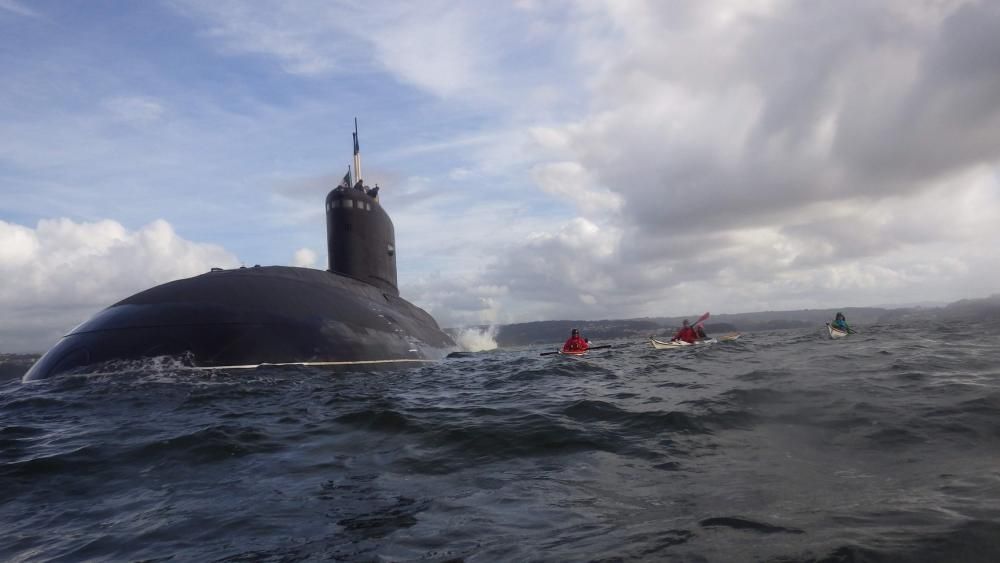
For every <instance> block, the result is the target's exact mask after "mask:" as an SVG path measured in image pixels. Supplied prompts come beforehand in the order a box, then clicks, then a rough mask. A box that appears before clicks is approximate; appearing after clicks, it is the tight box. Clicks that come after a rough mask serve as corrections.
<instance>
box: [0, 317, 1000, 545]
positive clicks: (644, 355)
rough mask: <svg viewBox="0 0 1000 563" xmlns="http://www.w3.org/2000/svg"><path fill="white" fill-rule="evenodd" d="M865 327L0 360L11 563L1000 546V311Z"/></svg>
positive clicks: (1, 456)
mask: <svg viewBox="0 0 1000 563" xmlns="http://www.w3.org/2000/svg"><path fill="white" fill-rule="evenodd" d="M858 328H860V329H861V332H860V334H856V335H852V336H850V337H849V338H847V339H844V340H835V341H834V340H829V339H827V338H825V335H824V332H823V331H822V327H817V328H816V329H815V330H810V331H802V330H800V331H775V332H758V333H749V334H746V335H744V336H743V337H742V338H741V339H739V340H736V341H734V342H720V343H718V344H716V345H713V346H706V347H698V348H696V349H682V350H667V351H655V350H653V349H652V348H651V347H650V346H649V344H648V343H646V342H642V341H638V340H636V341H616V342H611V344H614V345H615V347H614V348H612V349H608V350H603V351H595V352H593V353H592V354H591V355H590V356H589V357H585V358H582V359H577V358H567V357H561V356H546V357H542V356H539V353H540V352H543V351H546V350H549V349H550V348H547V347H540V346H539V347H528V348H521V349H514V350H496V351H490V352H482V353H479V354H476V355H474V356H472V357H467V358H458V359H449V360H445V361H442V362H441V363H438V364H433V365H429V366H426V367H420V368H413V369H405V370H397V371H389V372H356V373H331V372H327V371H323V370H320V369H305V368H302V369H282V368H274V367H271V368H264V369H258V370H255V371H245V372H236V371H234V372H228V373H227V372H192V371H185V370H182V369H179V368H173V367H171V365H172V364H171V363H170V362H150V363H148V364H145V365H142V366H139V367H137V368H136V369H132V370H129V371H123V372H119V373H110V374H101V375H90V376H83V375H79V376H65V377H60V378H56V379H52V380H48V381H42V382H33V383H28V384H23V383H21V381H20V373H21V372H23V367H24V366H22V367H20V368H17V367H12V366H11V365H6V366H4V368H3V369H2V370H0V373H2V374H3V377H2V379H0V560H3V561H107V560H113V561H172V562H173V561H230V562H236V561H239V562H244V561H274V562H279V561H280V562H291V561H339V560H343V561H488V562H493V561H534V560H541V561H631V560H649V561H693V562H697V561H713V562H714V561H720V562H729V561H767V562H783V563H785V562H792V561H816V562H820V561H822V562H830V563H833V562H837V563H845V562H855V561H877V562H886V561H907V562H909V561H918V562H946V561H956V562H977V561H982V562H996V561H1000V325H998V324H985V325H984V324H967V325H962V326H958V325H945V324H922V325H921V326H888V325H883V326H867V327H858ZM594 344H603V343H597V342H595V343H594Z"/></svg>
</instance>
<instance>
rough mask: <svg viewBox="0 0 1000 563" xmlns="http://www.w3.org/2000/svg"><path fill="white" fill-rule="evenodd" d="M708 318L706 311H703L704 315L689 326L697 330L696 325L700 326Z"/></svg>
mask: <svg viewBox="0 0 1000 563" xmlns="http://www.w3.org/2000/svg"><path fill="white" fill-rule="evenodd" d="M708 316H709V315H708V311H705V314H704V315H702V316H700V317H698V320H696V321H695V322H694V324H693V325H691V326H692V327H693V328H698V325H700V324H701V323H703V322H705V321H707V320H708Z"/></svg>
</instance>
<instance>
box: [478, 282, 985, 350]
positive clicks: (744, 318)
mask: <svg viewBox="0 0 1000 563" xmlns="http://www.w3.org/2000/svg"><path fill="white" fill-rule="evenodd" d="M837 312H842V313H844V315H845V316H846V317H847V321H848V322H849V323H851V324H852V325H870V324H892V323H899V322H908V321H921V322H926V321H930V320H967V321H989V320H1000V294H997V295H992V296H990V297H987V298H984V299H963V300H961V301H956V302H954V303H950V304H948V305H945V306H943V307H902V308H885V307H846V308H842V309H803V310H797V311H762V312H757V313H735V314H726V313H723V314H719V315H712V316H711V318H710V319H709V320H708V322H706V323H705V330H706V332H708V333H709V334H710V335H712V334H722V333H726V332H733V331H738V332H753V331H761V330H780V329H789V328H809V327H819V326H822V325H823V324H824V323H827V322H830V321H831V320H832V319H833V317H834V315H836V314H837ZM685 318H687V319H689V320H692V321H693V320H694V319H695V318H697V316H696V315H691V316H689V317H648V318H641V319H621V320H600V321H573V320H561V321H536V322H529V323H515V324H509V325H501V326H500V327H499V329H498V330H497V334H496V341H497V345H498V346H501V347H508V346H525V345H529V344H557V343H561V342H563V341H564V340H566V339H567V338H568V337H569V333H570V330H572V329H573V328H579V329H580V332H581V333H582V334H583V336H584V337H585V338H589V339H590V340H594V341H601V340H611V339H615V338H646V337H647V336H649V335H651V334H657V335H667V334H672V333H673V332H674V331H675V330H677V328H679V327H680V325H681V321H683V320H684V319H685ZM480 328H486V327H485V326H484V327H480Z"/></svg>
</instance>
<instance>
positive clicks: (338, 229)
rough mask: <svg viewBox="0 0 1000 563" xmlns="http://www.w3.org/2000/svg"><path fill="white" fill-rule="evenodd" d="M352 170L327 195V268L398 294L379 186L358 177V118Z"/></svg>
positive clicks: (391, 231)
mask: <svg viewBox="0 0 1000 563" xmlns="http://www.w3.org/2000/svg"><path fill="white" fill-rule="evenodd" d="M354 174H355V178H354V181H353V182H352V179H351V170H350V169H348V171H347V175H346V176H344V181H343V183H342V184H341V185H340V186H338V187H336V188H334V189H333V190H331V191H330V193H329V194H327V196H326V249H327V257H328V264H329V271H331V272H333V273H336V274H341V275H345V276H350V277H352V278H355V279H357V280H360V281H363V282H365V283H368V284H371V285H373V286H375V287H378V288H379V289H381V290H382V291H384V292H386V293H389V294H392V295H394V296H399V288H398V287H397V285H396V234H395V230H394V229H393V227H392V220H391V219H389V214H388V213H386V212H385V209H383V208H382V206H381V205H380V204H379V200H378V191H379V188H378V186H375V187H374V188H370V187H367V186H365V185H364V182H363V181H362V179H361V153H360V148H359V145H358V122H357V119H355V120H354Z"/></svg>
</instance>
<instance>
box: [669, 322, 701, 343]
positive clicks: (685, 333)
mask: <svg viewBox="0 0 1000 563" xmlns="http://www.w3.org/2000/svg"><path fill="white" fill-rule="evenodd" d="M677 340H683V341H684V342H687V343H688V344H694V341H695V340H698V333H697V332H695V330H694V329H693V328H691V327H690V326H689V325H688V320H687V319H684V322H683V323H682V326H681V329H680V330H678V331H677V334H675V335H674V337H673V338H671V341H677Z"/></svg>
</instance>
